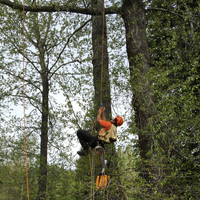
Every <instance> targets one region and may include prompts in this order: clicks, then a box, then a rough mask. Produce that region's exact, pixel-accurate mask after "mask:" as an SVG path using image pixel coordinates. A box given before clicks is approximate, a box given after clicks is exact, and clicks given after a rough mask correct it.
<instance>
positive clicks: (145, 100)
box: [122, 0, 153, 182]
mask: <svg viewBox="0 0 200 200" xmlns="http://www.w3.org/2000/svg"><path fill="white" fill-rule="evenodd" d="M122 17H123V19H124V23H125V28H126V47H127V53H128V59H129V66H130V76H131V80H130V81H131V86H132V93H133V99H132V106H133V108H134V112H135V121H136V124H137V128H138V130H139V135H138V136H139V148H140V155H141V157H142V158H143V159H148V156H147V152H148V151H149V150H150V148H151V145H152V144H151V137H150V134H149V133H148V130H147V125H148V118H149V117H151V116H152V115H153V107H152V102H153V100H152V97H151V95H150V87H149V81H148V77H147V76H146V75H147V73H148V71H149V69H150V58H149V52H148V43H147V38H146V19H145V10H144V5H143V1H142V0H123V6H122ZM144 178H145V179H146V180H147V181H148V182H149V175H148V174H147V173H146V172H144Z"/></svg>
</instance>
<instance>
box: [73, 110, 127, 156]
mask: <svg viewBox="0 0 200 200" xmlns="http://www.w3.org/2000/svg"><path fill="white" fill-rule="evenodd" d="M101 117H102V119H101ZM96 122H98V123H99V124H100V126H101V127H102V128H101V129H100V130H99V132H98V135H96V136H93V135H91V134H90V133H89V132H87V131H85V130H78V131H77V136H78V139H79V142H80V144H81V146H82V148H83V149H82V150H80V151H78V152H77V154H79V155H80V156H84V155H87V154H88V145H89V146H90V147H91V148H95V147H97V146H98V145H101V146H102V147H104V145H103V142H105V143H112V142H115V141H116V140H117V127H118V126H121V125H122V124H123V118H122V117H120V116H117V117H115V118H114V119H112V120H111V121H110V122H109V121H106V117H105V107H104V106H101V107H100V108H99V110H98V115H97V118H96Z"/></svg>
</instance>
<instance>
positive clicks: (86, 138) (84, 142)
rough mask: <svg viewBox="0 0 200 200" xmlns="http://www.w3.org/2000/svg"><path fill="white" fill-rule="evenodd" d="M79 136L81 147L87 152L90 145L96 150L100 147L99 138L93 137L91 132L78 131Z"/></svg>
mask: <svg viewBox="0 0 200 200" xmlns="http://www.w3.org/2000/svg"><path fill="white" fill-rule="evenodd" d="M77 136H78V139H79V142H80V144H81V146H82V147H83V149H85V150H86V149H87V148H88V145H89V146H90V147H91V148H95V147H96V146H97V145H98V137H97V136H93V135H91V134H90V133H89V132H87V131H85V130H78V131H77Z"/></svg>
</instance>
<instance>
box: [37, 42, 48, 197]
mask: <svg viewBox="0 0 200 200" xmlns="http://www.w3.org/2000/svg"><path fill="white" fill-rule="evenodd" d="M44 60H45V59H44V45H43V44H42V46H41V47H40V65H41V68H42V87H43V91H42V124H41V147H40V149H41V152H40V168H39V183H38V187H39V191H38V200H45V199H46V184H47V144H48V116H49V106H48V99H49V83H48V68H47V67H46V66H45V62H44Z"/></svg>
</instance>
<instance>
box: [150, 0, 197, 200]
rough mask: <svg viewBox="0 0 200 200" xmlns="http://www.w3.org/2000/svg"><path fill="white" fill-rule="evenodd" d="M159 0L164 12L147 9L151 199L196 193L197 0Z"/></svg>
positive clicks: (173, 197) (185, 196)
mask: <svg viewBox="0 0 200 200" xmlns="http://www.w3.org/2000/svg"><path fill="white" fill-rule="evenodd" d="M160 3H161V2H156V1H154V2H153V4H152V5H151V6H152V7H155V6H157V7H159V8H160V7H161V8H164V9H168V10H169V12H168V13H166V14H163V12H161V11H160V12H156V13H155V12H154V13H150V14H149V15H148V39H149V47H150V49H149V50H150V55H151V66H152V68H151V70H150V73H149V77H150V80H151V83H152V89H153V91H154V92H153V95H154V96H155V97H156V103H155V111H156V112H155V115H154V116H153V117H152V118H151V119H149V125H150V126H149V128H150V132H151V134H152V136H151V138H152V141H153V148H152V149H151V151H150V152H149V156H150V158H151V159H150V161H148V162H147V163H148V168H149V175H150V176H151V178H152V181H151V184H150V185H149V188H150V189H151V192H152V197H151V199H160V198H162V199H198V198H199V194H198V193H199V192H198V191H199V189H198V187H199V172H198V168H199V153H200V152H199V142H200V137H199V94H200V93H199V92H200V90H199V83H200V82H199V81H200V79H199V55H198V52H199V50H200V49H199V41H200V40H199V39H200V38H199V35H197V34H196V32H198V31H199V20H198V16H199V15H200V13H199V4H198V3H195V2H193V3H191V2H190V1H183V2H182V1H177V2H176V1H174V2H173V4H172V3H171V4H169V3H168V2H167V1H163V2H162V4H160ZM172 12H173V13H172ZM174 13H176V14H174Z"/></svg>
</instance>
